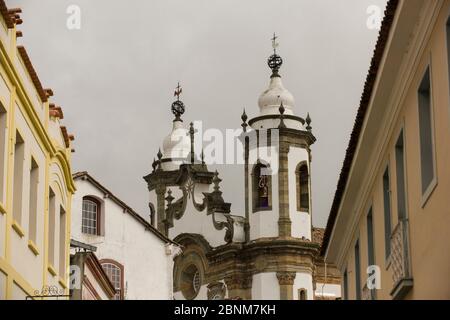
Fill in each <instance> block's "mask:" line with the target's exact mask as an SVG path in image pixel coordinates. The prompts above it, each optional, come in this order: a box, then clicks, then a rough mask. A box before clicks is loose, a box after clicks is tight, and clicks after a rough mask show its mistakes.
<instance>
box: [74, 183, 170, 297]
mask: <svg viewBox="0 0 450 320" xmlns="http://www.w3.org/2000/svg"><path fill="white" fill-rule="evenodd" d="M76 186H77V193H76V194H75V196H74V197H73V206H72V228H71V230H72V238H73V239H75V240H78V241H81V242H84V243H88V244H91V245H93V246H96V247H97V252H96V255H97V257H98V259H99V260H101V259H112V260H115V261H117V262H118V263H120V264H122V265H123V266H124V276H125V281H124V283H125V287H126V298H127V299H150V300H152V299H163V300H165V299H171V298H172V270H173V268H172V264H171V260H172V256H171V255H166V243H165V242H164V241H163V240H161V239H160V238H158V237H157V236H156V235H155V234H154V233H153V232H151V231H149V230H146V229H145V226H144V225H142V224H141V223H140V222H138V221H137V220H136V219H135V218H134V217H132V216H131V215H130V214H128V213H124V210H123V209H122V207H120V206H118V205H117V204H116V203H115V202H113V201H112V200H111V199H109V198H106V199H104V194H103V193H102V192H101V191H100V190H98V189H97V188H96V187H94V186H93V185H92V184H90V183H89V182H88V181H83V180H81V179H77V180H76ZM87 195H89V196H94V197H96V198H99V199H103V201H104V221H105V228H104V236H92V235H87V234H83V233H81V218H82V199H83V196H87ZM146 219H147V220H148V216H147V217H146ZM155 261H158V263H155Z"/></svg>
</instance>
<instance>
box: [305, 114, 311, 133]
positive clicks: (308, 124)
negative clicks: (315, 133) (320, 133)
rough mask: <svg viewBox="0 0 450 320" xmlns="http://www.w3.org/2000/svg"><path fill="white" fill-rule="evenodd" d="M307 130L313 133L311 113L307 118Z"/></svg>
mask: <svg viewBox="0 0 450 320" xmlns="http://www.w3.org/2000/svg"><path fill="white" fill-rule="evenodd" d="M305 121H306V130H308V131H311V130H312V127H311V117H310V116H309V112H308V114H307V116H306V120H305Z"/></svg>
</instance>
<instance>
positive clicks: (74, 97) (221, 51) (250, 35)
mask: <svg viewBox="0 0 450 320" xmlns="http://www.w3.org/2000/svg"><path fill="white" fill-rule="evenodd" d="M6 2H7V5H8V7H21V8H22V9H23V13H22V18H23V19H24V23H23V25H21V26H19V27H18V29H19V30H22V31H23V33H24V37H23V38H21V39H19V44H24V45H25V46H26V48H27V50H28V53H29V55H30V56H31V59H32V62H33V65H34V67H35V69H36V70H37V72H38V74H39V77H40V80H41V82H42V83H43V85H44V87H50V88H52V89H53V90H54V92H55V97H54V98H53V101H55V102H56V103H57V104H60V105H62V107H63V110H64V115H65V119H64V123H65V124H66V125H67V126H68V128H69V131H70V132H71V133H74V134H75V136H76V141H75V149H76V153H75V154H74V155H73V170H74V171H81V170H87V171H89V172H90V173H91V174H92V175H93V176H94V177H96V178H97V179H98V180H100V182H102V183H103V184H104V185H105V186H106V187H107V188H109V189H110V190H111V191H112V192H114V193H115V194H116V195H117V196H119V197H120V198H122V200H124V201H125V202H127V203H128V204H129V205H130V206H131V207H133V208H135V210H137V211H138V212H140V213H141V214H142V215H144V216H146V217H148V206H147V202H148V195H147V187H146V184H145V182H144V180H143V179H142V177H143V176H144V175H146V174H147V173H149V172H150V171H151V163H152V160H153V157H155V155H156V153H157V151H158V148H159V147H160V146H161V144H162V139H163V138H164V137H165V136H166V135H167V134H168V132H169V131H170V129H171V125H172V119H173V116H172V114H171V112H170V105H171V102H172V101H173V89H174V87H175V86H176V84H177V82H178V81H180V82H181V83H182V86H183V98H182V100H183V101H184V102H185V104H186V106H187V111H186V114H185V115H184V117H183V118H184V119H185V122H186V123H188V122H189V121H193V120H202V121H203V126H204V128H208V127H209V128H220V129H223V130H225V129H226V128H238V127H239V126H240V123H241V120H240V115H241V113H242V109H243V107H245V108H246V110H247V113H248V114H249V116H250V117H252V116H254V115H256V114H257V112H258V106H257V99H258V97H259V95H260V93H261V92H262V91H263V90H265V89H266V88H267V86H268V81H269V76H270V70H269V69H268V67H267V65H266V60H267V57H268V56H269V55H270V54H271V42H270V38H271V36H272V34H273V32H276V33H277V35H279V43H280V46H279V50H278V52H279V54H280V55H281V56H282V57H283V59H284V64H283V67H282V69H281V71H280V73H281V75H282V77H283V82H284V85H285V87H286V88H287V89H288V90H290V91H291V93H292V94H293V95H294V97H295V99H296V106H295V110H294V112H295V113H296V114H297V115H299V116H305V115H306V113H307V112H309V113H310V115H311V118H312V121H313V122H312V126H313V133H314V134H315V136H316V137H317V142H316V144H315V145H314V146H313V148H312V150H313V168H312V184H313V208H314V212H313V217H314V224H315V225H316V226H324V225H325V223H326V220H327V218H328V213H329V210H330V206H331V201H332V199H333V196H334V192H335V188H336V184H337V179H338V175H339V172H340V169H341V165H342V161H343V158H344V154H345V150H346V147H347V143H348V139H349V136H350V131H351V128H352V126H353V121H354V119H355V113H356V110H357V107H358V105H359V100H360V97H361V92H362V89H363V85H364V80H365V77H366V74H367V70H368V68H369V63H370V58H371V56H372V52H373V49H374V44H375V41H376V38H377V35H378V31H377V30H370V29H369V28H367V26H366V21H367V18H368V14H367V13H366V10H367V8H368V7H369V6H370V5H378V6H380V7H381V8H383V10H384V7H385V4H386V0H339V1H336V0H283V1H274V0H272V1H268V0H251V1H250V0H246V1H242V0H227V1H225V0H221V1H219V0H189V1H186V0H184V1H183V0H151V1H150V0H149V1H147V0H133V1H119V0H95V1H93V0H71V1H66V0H39V1H38V0H7V1H6ZM71 4H75V5H78V6H79V7H80V8H81V29H80V30H69V29H67V27H66V20H67V18H68V16H69V15H68V14H67V13H66V9H67V7H68V6H69V5H71ZM218 170H219V172H220V173H221V176H222V178H223V180H224V181H223V183H222V189H223V191H224V197H225V199H226V201H229V202H232V211H233V212H234V213H241V214H242V213H243V199H244V192H243V189H244V188H243V187H244V182H243V168H242V167H241V166H237V165H226V166H220V167H218Z"/></svg>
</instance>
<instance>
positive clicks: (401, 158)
mask: <svg viewBox="0 0 450 320" xmlns="http://www.w3.org/2000/svg"><path fill="white" fill-rule="evenodd" d="M395 164H396V171H397V210H398V220H399V221H403V220H404V219H405V218H406V187H405V146H404V137H403V130H402V132H401V133H400V136H399V137H398V140H397V144H396V145H395Z"/></svg>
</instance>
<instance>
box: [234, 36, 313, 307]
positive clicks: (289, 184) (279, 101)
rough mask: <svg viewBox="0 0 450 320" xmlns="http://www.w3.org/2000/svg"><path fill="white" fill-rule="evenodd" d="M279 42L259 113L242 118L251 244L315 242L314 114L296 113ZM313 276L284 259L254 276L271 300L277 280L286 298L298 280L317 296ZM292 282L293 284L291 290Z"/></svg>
mask: <svg viewBox="0 0 450 320" xmlns="http://www.w3.org/2000/svg"><path fill="white" fill-rule="evenodd" d="M276 40H277V37H276V36H275V35H274V37H273V38H272V44H273V50H274V51H273V54H272V55H271V56H270V57H269V59H268V65H269V68H270V69H271V71H272V74H271V76H270V82H269V87H268V88H267V89H266V90H265V91H264V92H263V93H262V94H261V95H260V97H259V100H258V106H259V114H258V115H257V116H255V117H253V118H251V119H250V120H249V121H248V122H247V120H248V117H247V114H246V113H245V111H244V113H243V115H242V117H241V118H242V121H243V123H242V127H243V129H244V135H243V136H244V137H245V148H244V150H245V214H246V221H247V222H248V224H247V225H246V238H247V241H248V242H250V243H252V242H255V243H257V242H259V241H265V240H267V239H271V240H273V241H281V240H282V239H294V238H295V239H298V240H301V241H304V242H310V241H311V240H312V218H311V215H312V206H311V177H310V172H311V149H310V147H311V145H312V144H313V143H314V142H315V141H316V139H315V137H314V135H313V134H312V128H311V119H310V117H309V114H308V115H307V116H306V119H304V118H301V117H299V116H297V115H295V114H294V105H295V103H294V97H293V96H292V94H291V93H290V92H289V91H288V90H287V89H286V88H285V87H284V86H283V83H282V80H281V75H280V73H279V71H280V68H281V66H282V64H283V59H282V58H281V57H280V56H279V55H278V54H277V51H276V48H277V46H278V43H277V42H276ZM294 269H297V270H294ZM269 270H272V271H273V272H267V271H269ZM312 274H313V271H312V270H311V269H310V268H309V267H307V266H306V265H305V266H304V268H303V267H301V268H295V267H293V265H289V264H288V263H287V262H286V263H285V262H282V261H278V262H277V265H276V266H267V268H265V270H264V272H262V273H260V274H257V275H254V277H253V288H254V289H253V292H252V295H253V299H258V298H266V297H267V292H266V291H267V290H266V289H265V288H264V287H265V285H267V283H271V282H275V280H276V279H277V278H278V284H279V285H280V294H281V296H282V297H281V298H283V296H284V298H287V297H288V296H289V297H292V295H295V294H294V293H293V290H294V287H295V285H294V282H297V286H300V287H301V288H303V289H305V290H307V291H309V292H312V283H313V281H312ZM296 275H297V276H296ZM292 277H293V278H292ZM291 280H292V281H291ZM286 283H288V284H290V286H289V287H286ZM291 285H292V286H291ZM255 287H256V288H260V289H256V290H255ZM283 290H284V291H283ZM283 292H284V294H283ZM255 295H256V296H255ZM273 298H275V297H273ZM294 298H295V297H294Z"/></svg>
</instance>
